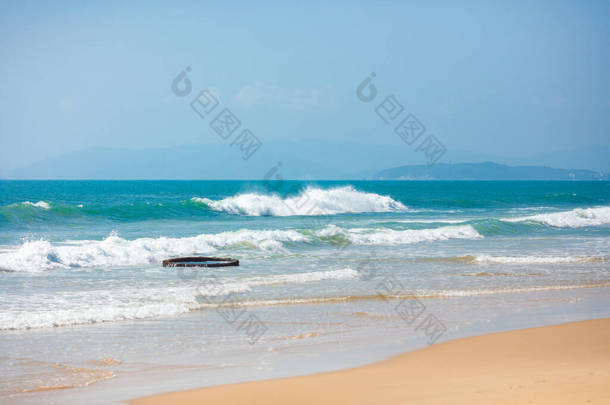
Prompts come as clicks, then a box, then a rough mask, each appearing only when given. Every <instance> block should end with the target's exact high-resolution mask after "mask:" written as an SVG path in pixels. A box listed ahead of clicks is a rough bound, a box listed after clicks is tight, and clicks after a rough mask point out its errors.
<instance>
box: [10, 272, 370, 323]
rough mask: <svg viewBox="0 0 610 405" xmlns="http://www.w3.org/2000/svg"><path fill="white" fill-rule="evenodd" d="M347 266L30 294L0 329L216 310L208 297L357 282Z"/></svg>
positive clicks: (13, 307)
mask: <svg viewBox="0 0 610 405" xmlns="http://www.w3.org/2000/svg"><path fill="white" fill-rule="evenodd" d="M357 276H358V272H357V271H355V270H353V269H351V268H349V267H345V268H341V269H337V270H327V271H316V272H303V273H292V274H276V275H265V276H257V277H247V278H242V279H239V278H237V277H235V278H231V277H219V278H218V279H214V283H216V284H217V287H218V288H213V289H206V288H205V282H204V280H205V279H204V280H194V283H195V284H197V285H196V286H192V285H191V286H171V285H170V286H163V287H149V288H134V287H127V288H120V289H112V290H104V289H96V290H90V291H72V292H66V293H64V294H62V293H50V294H43V293H37V294H30V295H28V297H27V300H26V299H25V298H24V299H23V301H22V302H12V304H11V305H10V306H7V307H4V308H3V309H2V310H0V330H3V329H4V330H6V329H30V328H45V327H55V326H67V325H76V324H87V323H96V322H111V321H122V320H133V319H146V318H155V317H163V316H174V315H178V314H182V313H186V312H190V311H193V310H198V309H206V308H215V307H216V306H217V305H218V304H214V303H208V302H207V301H206V300H205V299H202V298H203V297H206V296H217V295H228V294H231V293H240V292H245V291H250V290H251V289H252V288H255V287H261V286H269V285H276V284H302V283H311V282H319V281H323V280H343V279H351V278H356V277H357Z"/></svg>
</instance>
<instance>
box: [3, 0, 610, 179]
mask: <svg viewBox="0 0 610 405" xmlns="http://www.w3.org/2000/svg"><path fill="white" fill-rule="evenodd" d="M458 3H459V4H458ZM609 22H610V2H604V1H599V2H595V1H583V2H577V1H538V2H525V1H516V2H512V1H511V2H488V1H477V2H471V1H464V2H449V1H447V2H424V1H420V2H415V1H413V2H399V1H384V2H334V3H333V4H332V5H328V4H325V3H324V2H302V3H301V2H298V3H297V2H279V1H278V2H264V1H261V2H201V3H200V2H171V3H170V2H167V4H165V3H162V2H119V1H116V2H113V1H110V2H97V3H92V2H82V3H77V2H62V1H58V2H27V1H15V2H10V1H8V2H7V1H4V2H2V4H1V5H0V60H2V63H0V81H1V83H0V88H1V91H0V170H5V169H11V168H15V167H19V166H22V165H25V164H28V163H31V162H34V161H36V160H39V159H43V158H46V157H50V156H56V155H59V154H62V153H65V152H71V151H75V150H80V149H84V148H89V147H95V146H105V147H121V148H146V147H167V146H175V145H184V144H211V143H221V142H223V141H222V140H221V139H220V138H219V137H218V136H216V135H215V134H214V133H213V132H212V131H211V130H210V128H209V127H208V126H207V125H206V124H205V123H202V122H201V120H199V119H198V118H197V117H195V116H194V115H193V112H192V110H191V109H190V108H189V106H188V102H189V101H188V100H190V97H184V98H180V97H177V96H175V95H174V94H173V93H172V91H171V82H172V80H173V79H174V77H176V75H178V74H179V73H180V72H181V71H182V70H183V69H185V67H186V66H190V67H191V69H192V70H191V72H190V73H189V79H190V80H191V82H192V85H193V95H194V94H195V93H196V92H198V91H199V90H203V89H204V88H211V89H213V91H214V92H215V94H217V96H218V98H219V100H220V102H221V103H222V105H224V106H226V107H229V108H230V109H231V110H232V111H233V112H234V113H235V115H237V116H238V117H239V119H240V120H241V121H242V123H243V124H244V125H245V126H247V127H248V128H249V129H251V130H252V131H253V132H254V133H255V134H256V135H257V136H258V137H259V138H260V139H261V140H263V141H264V142H267V141H274V140H299V139H324V140H336V141H346V142H352V141H353V142H359V143H371V144H396V145H399V144H400V143H401V141H400V139H399V138H398V137H397V136H396V135H394V134H393V133H392V131H391V129H388V128H387V127H386V126H385V125H384V124H383V122H381V121H380V120H379V118H378V117H377V116H376V115H375V113H374V106H372V105H369V104H364V103H362V102H360V101H359V100H358V99H357V98H356V96H355V90H356V87H357V86H358V84H359V83H360V82H361V81H362V80H363V79H364V78H365V77H366V76H367V75H368V74H369V73H371V72H375V73H376V78H375V82H374V83H375V85H376V87H377V89H378V91H379V101H381V97H385V96H386V95H390V94H392V95H394V96H395V97H396V98H397V99H398V100H399V101H400V102H401V103H402V104H403V105H404V107H405V111H407V112H410V113H413V114H415V115H416V116H417V117H418V118H419V119H420V121H422V122H423V123H424V124H425V126H426V128H427V130H428V131H429V132H430V133H433V134H434V135H436V136H437V137H438V138H439V139H441V140H442V141H443V143H444V144H445V145H446V146H447V148H459V149H463V150H472V151H478V152H485V153H490V154H495V155H510V156H519V155H532V154H535V153H543V152H546V151H556V150H562V149H572V148H577V147H581V146H586V145H594V144H603V145H608V144H609V143H610V136H609V134H610V78H609V75H610V69H609V67H610V66H609V65H610V63H609V62H610V47H609V46H608V44H610V23H609ZM187 99H188V100H187Z"/></svg>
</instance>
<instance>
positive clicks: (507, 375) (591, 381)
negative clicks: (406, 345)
mask: <svg viewBox="0 0 610 405" xmlns="http://www.w3.org/2000/svg"><path fill="white" fill-rule="evenodd" d="M405 402H407V403H424V402H425V403H439V404H440V403H473V402H480V403H535V404H541V403H542V404H546V403H553V404H556V403H566V404H567V403H570V404H571V403H609V402H610V318H604V319H595V320H587V321H578V322H571V323H565V324H559V325H554V326H543V327H535V328H528V329H517V330H512V331H507V332H498V333H490V334H483V335H479V336H472V337H466V338H460V339H456V340H451V341H447V342H443V343H439V344H436V345H432V346H429V347H426V348H423V349H419V350H415V351H412V352H407V353H403V354H400V355H398V356H395V357H392V358H390V359H387V360H383V361H380V362H377V363H373V364H370V365H366V366H361V367H356V368H351V369H345V370H339V371H332V372H325V373H318V374H311V375H305V376H298V377H287V378H278V379H271V380H263V381H255V382H245V383H238V384H229V385H220V386H213V387H206V388H198V389H193V390H187V391H178V392H170V393H165V394H158V395H153V396H149V397H143V398H137V399H132V400H130V401H129V403H130V404H134V405H164V404H170V403H183V404H195V403H223V404H243V403H248V404H285V403H291V404H295V405H298V404H310V403H322V404H325V403H328V404H337V403H344V404H353V403H362V404H369V403H370V404H373V403H383V404H398V403H403V404H404V403H405Z"/></svg>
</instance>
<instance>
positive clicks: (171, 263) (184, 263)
mask: <svg viewBox="0 0 610 405" xmlns="http://www.w3.org/2000/svg"><path fill="white" fill-rule="evenodd" d="M227 266H239V260H236V259H231V258H230V257H203V256H199V257H176V258H174V259H167V260H163V267H227Z"/></svg>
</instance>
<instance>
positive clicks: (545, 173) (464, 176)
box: [373, 162, 609, 180]
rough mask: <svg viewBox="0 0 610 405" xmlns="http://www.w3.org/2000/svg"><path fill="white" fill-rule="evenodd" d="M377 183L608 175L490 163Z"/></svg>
mask: <svg viewBox="0 0 610 405" xmlns="http://www.w3.org/2000/svg"><path fill="white" fill-rule="evenodd" d="M373 178H374V179H377V180H608V179H609V178H608V174H607V173H599V172H595V171H592V170H581V169H555V168H552V167H546V166H508V165H503V164H499V163H493V162H482V163H455V164H450V163H437V164H435V165H432V166H427V165H409V166H399V167H393V168H391V169H386V170H382V171H381V172H379V173H378V174H377V175H376V176H374V177H373Z"/></svg>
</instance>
